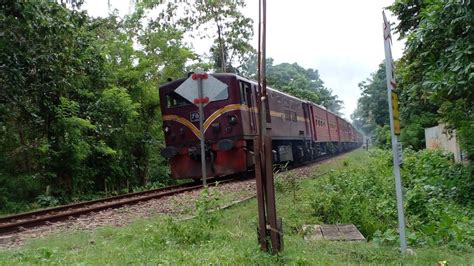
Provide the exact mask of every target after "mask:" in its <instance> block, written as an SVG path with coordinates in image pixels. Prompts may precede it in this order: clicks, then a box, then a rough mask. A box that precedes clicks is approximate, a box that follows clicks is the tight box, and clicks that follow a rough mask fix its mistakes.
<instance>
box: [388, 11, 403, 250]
mask: <svg viewBox="0 0 474 266" xmlns="http://www.w3.org/2000/svg"><path fill="white" fill-rule="evenodd" d="M383 18H384V25H383V27H384V48H385V72H386V79H387V94H388V110H389V113H390V114H389V115H390V131H391V135H392V157H393V175H394V176H395V190H396V195H397V210H398V226H399V234H400V249H401V252H402V253H403V254H405V252H406V250H407V241H406V236H405V214H404V211H403V192H402V181H401V177H400V157H399V155H400V154H399V151H398V136H397V135H396V134H395V128H394V121H393V109H392V108H393V106H392V90H394V89H395V85H396V83H395V77H394V72H393V65H392V64H393V60H392V51H391V47H390V42H391V38H392V36H391V29H390V23H389V22H388V21H387V19H386V17H385V13H383Z"/></svg>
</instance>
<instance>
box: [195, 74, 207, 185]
mask: <svg viewBox="0 0 474 266" xmlns="http://www.w3.org/2000/svg"><path fill="white" fill-rule="evenodd" d="M197 82H198V97H199V99H202V98H203V89H202V78H198V80H197ZM199 130H200V132H201V168H202V184H203V185H204V186H207V180H206V147H205V143H204V103H203V102H202V101H201V102H200V103H199Z"/></svg>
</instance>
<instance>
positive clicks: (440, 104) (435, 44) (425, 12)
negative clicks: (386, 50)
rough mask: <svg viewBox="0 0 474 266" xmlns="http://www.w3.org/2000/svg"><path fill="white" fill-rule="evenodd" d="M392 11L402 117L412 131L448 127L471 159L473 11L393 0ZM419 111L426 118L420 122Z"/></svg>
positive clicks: (461, 4) (458, 5)
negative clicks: (401, 47)
mask: <svg viewBox="0 0 474 266" xmlns="http://www.w3.org/2000/svg"><path fill="white" fill-rule="evenodd" d="M390 10H391V11H392V12H394V14H395V15H396V16H397V17H398V19H399V20H400V23H399V24H398V25H397V27H396V30H397V31H398V32H399V33H400V36H401V38H406V49H405V52H404V55H403V58H402V59H401V62H400V65H399V72H400V78H399V84H400V86H399V88H400V90H401V91H402V101H403V102H404V103H403V104H404V105H405V106H407V108H404V109H402V110H401V114H402V118H403V117H405V118H408V121H409V123H411V124H414V125H416V126H418V125H422V124H423V123H424V121H425V120H427V119H428V120H430V121H429V122H432V121H433V120H437V121H436V122H438V121H440V122H445V123H447V124H448V126H449V127H450V128H451V129H456V130H457V135H458V137H459V140H460V144H461V147H462V148H463V149H464V150H465V151H466V152H467V155H468V157H469V158H470V159H471V160H472V159H473V158H474V157H473V156H474V139H473V138H472V136H473V135H474V111H473V110H474V90H473V89H472V88H474V83H473V82H474V75H473V70H474V64H473V63H472V62H473V61H474V60H473V59H474V58H473V54H474V43H473V39H474V34H473V27H472V26H471V25H473V24H474V9H473V8H472V6H471V5H470V3H469V2H465V1H442V0H435V1H429V2H427V1H416V0H397V1H396V2H395V3H394V4H393V5H392V6H391V7H390ZM419 110H423V111H424V112H426V113H429V114H430V115H429V116H424V117H422V118H418V115H417V114H416V112H418V111H419ZM402 121H403V120H402ZM427 124H429V123H427ZM420 130H421V128H420Z"/></svg>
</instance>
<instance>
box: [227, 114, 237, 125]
mask: <svg viewBox="0 0 474 266" xmlns="http://www.w3.org/2000/svg"><path fill="white" fill-rule="evenodd" d="M229 124H231V125H235V124H237V116H235V115H229Z"/></svg>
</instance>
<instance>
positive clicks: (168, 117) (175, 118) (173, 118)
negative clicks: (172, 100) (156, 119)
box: [163, 115, 201, 138]
mask: <svg viewBox="0 0 474 266" xmlns="http://www.w3.org/2000/svg"><path fill="white" fill-rule="evenodd" d="M163 121H175V122H178V123H181V124H183V125H184V126H186V127H187V128H189V129H190V130H191V131H192V132H193V133H194V135H196V137H198V138H199V137H200V135H201V133H200V132H199V129H198V128H197V127H195V126H194V125H193V123H191V122H190V121H189V120H187V119H185V118H183V117H181V116H177V115H164V116H163Z"/></svg>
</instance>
